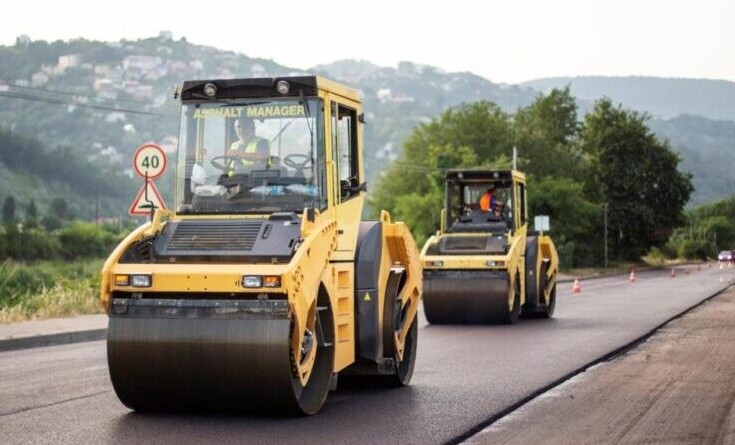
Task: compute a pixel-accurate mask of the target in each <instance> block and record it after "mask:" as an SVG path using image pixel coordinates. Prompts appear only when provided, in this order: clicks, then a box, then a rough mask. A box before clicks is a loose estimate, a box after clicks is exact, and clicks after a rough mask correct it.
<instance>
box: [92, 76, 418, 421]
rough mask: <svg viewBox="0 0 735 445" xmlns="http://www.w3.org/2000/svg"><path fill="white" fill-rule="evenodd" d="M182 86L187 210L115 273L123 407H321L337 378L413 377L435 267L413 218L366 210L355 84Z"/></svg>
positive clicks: (117, 259)
mask: <svg viewBox="0 0 735 445" xmlns="http://www.w3.org/2000/svg"><path fill="white" fill-rule="evenodd" d="M179 94H180V98H181V102H182V107H181V126H180V138H179V147H178V163H177V165H176V191H175V197H174V205H173V206H172V210H171V211H170V212H169V211H161V210H157V211H155V212H154V213H153V214H152V217H151V221H150V222H149V223H146V224H144V225H143V226H141V227H139V228H138V229H136V230H135V231H134V232H132V233H131V234H130V235H129V236H128V237H127V238H126V239H125V240H124V241H123V242H122V243H121V244H120V245H119V246H118V247H117V248H116V249H115V250H114V251H113V253H112V254H111V255H110V257H109V258H108V259H107V261H106V262H105V265H104V268H103V271H102V289H101V299H102V303H103V304H104V306H105V307H106V308H107V311H108V313H109V330H108V338H107V356H108V364H109V369H110V377H111V379H112V384H113V386H114V388H115V392H116V393H117V395H118V397H119V398H120V400H121V401H122V403H123V404H125V405H126V406H127V407H129V408H131V409H134V410H180V409H195V410H200V409H206V410H210V409H214V410H220V409H227V410H231V409H234V410H241V411H251V412H255V413H274V414H281V413H296V414H314V413H316V412H317V411H319V409H320V408H321V407H322V405H323V404H324V401H325V399H326V396H327V394H328V392H329V390H330V389H333V388H335V385H336V383H337V377H338V376H339V375H340V374H344V373H359V374H361V375H364V374H372V375H375V376H376V377H375V380H376V381H380V382H381V383H380V386H385V381H386V380H387V381H388V382H390V383H392V384H395V385H399V386H400V385H406V384H408V382H409V380H410V379H411V375H412V373H413V366H414V360H415V357H416V345H417V343H416V341H417V317H416V313H417V308H418V305H419V302H420V298H421V293H422V287H421V285H422V282H421V273H422V270H421V263H420V259H419V255H418V251H417V248H416V245H415V242H414V240H413V238H412V236H411V233H410V232H409V230H408V228H407V227H406V226H405V225H404V224H403V223H400V222H392V221H391V218H390V215H389V214H388V213H387V212H383V213H382V214H381V216H380V219H379V220H377V221H362V220H361V214H362V209H363V201H364V197H365V192H366V185H365V182H364V173H363V167H362V165H363V163H362V123H363V120H364V119H363V115H362V112H361V103H360V98H359V95H358V93H357V91H355V90H353V89H350V88H347V87H344V86H342V85H339V84H337V83H335V82H332V81H329V80H327V79H324V78H321V77H310V76H304V77H283V78H259V79H236V80H233V79H228V80H198V81H187V82H185V83H184V84H183V86H182V87H181V89H180V92H179ZM390 383H389V384H390Z"/></svg>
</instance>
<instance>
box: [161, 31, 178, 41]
mask: <svg viewBox="0 0 735 445" xmlns="http://www.w3.org/2000/svg"><path fill="white" fill-rule="evenodd" d="M158 38H159V39H161V40H173V39H174V35H173V33H172V32H171V31H161V32H159V33H158Z"/></svg>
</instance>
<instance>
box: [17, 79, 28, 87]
mask: <svg viewBox="0 0 735 445" xmlns="http://www.w3.org/2000/svg"><path fill="white" fill-rule="evenodd" d="M14 83H15V85H16V86H19V87H23V88H28V87H29V86H31V83H30V82H29V81H28V79H15V82H14Z"/></svg>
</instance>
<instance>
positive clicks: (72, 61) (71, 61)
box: [56, 54, 82, 72]
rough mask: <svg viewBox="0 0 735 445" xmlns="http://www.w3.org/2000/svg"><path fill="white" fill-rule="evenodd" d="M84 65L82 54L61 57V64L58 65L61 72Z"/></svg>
mask: <svg viewBox="0 0 735 445" xmlns="http://www.w3.org/2000/svg"><path fill="white" fill-rule="evenodd" d="M81 64H82V56H81V55H80V54H67V55H65V56H59V63H58V64H57V65H56V66H58V67H59V70H60V71H62V72H63V71H66V70H67V69H69V68H76V67H78V66H79V65H81Z"/></svg>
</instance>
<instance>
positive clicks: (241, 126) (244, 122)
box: [235, 115, 255, 141]
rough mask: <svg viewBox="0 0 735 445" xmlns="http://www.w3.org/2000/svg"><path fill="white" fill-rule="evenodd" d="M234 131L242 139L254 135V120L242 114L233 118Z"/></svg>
mask: <svg viewBox="0 0 735 445" xmlns="http://www.w3.org/2000/svg"><path fill="white" fill-rule="evenodd" d="M235 133H237V137H239V138H240V139H242V140H243V141H245V140H248V139H251V138H252V137H253V136H255V122H254V121H253V120H252V119H250V118H249V117H247V116H245V115H242V116H240V117H238V118H237V119H235Z"/></svg>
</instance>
